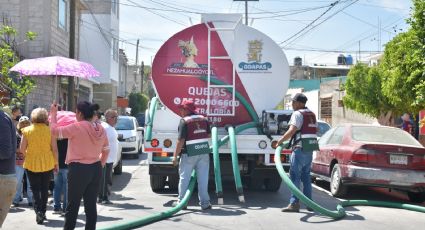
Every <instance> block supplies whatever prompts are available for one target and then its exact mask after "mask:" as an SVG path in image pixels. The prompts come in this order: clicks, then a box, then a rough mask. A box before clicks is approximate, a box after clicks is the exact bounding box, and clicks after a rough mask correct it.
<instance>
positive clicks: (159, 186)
mask: <svg viewBox="0 0 425 230" xmlns="http://www.w3.org/2000/svg"><path fill="white" fill-rule="evenodd" d="M166 178H167V177H166V176H159V175H151V176H150V182H151V188H152V191H154V192H160V191H162V190H164V186H165V179H166Z"/></svg>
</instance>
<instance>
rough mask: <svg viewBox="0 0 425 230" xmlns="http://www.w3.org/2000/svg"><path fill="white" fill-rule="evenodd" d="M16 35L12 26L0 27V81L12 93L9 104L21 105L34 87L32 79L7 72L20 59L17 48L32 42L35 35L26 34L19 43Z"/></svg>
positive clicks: (31, 33) (32, 33)
mask: <svg viewBox="0 0 425 230" xmlns="http://www.w3.org/2000/svg"><path fill="white" fill-rule="evenodd" d="M17 35H18V33H17V31H16V29H15V28H13V27H12V26H9V25H6V24H4V25H2V26H0V81H1V83H2V84H3V85H5V86H6V87H7V88H8V89H9V90H11V91H12V95H11V96H12V98H11V100H10V102H9V104H19V103H22V101H23V100H24V98H25V96H26V95H28V94H29V93H30V92H31V90H32V89H33V87H34V80H33V79H31V78H29V77H21V76H19V75H17V74H13V73H10V72H9V70H10V68H12V67H13V66H14V65H15V64H16V63H17V62H19V61H20V59H21V56H20V55H19V52H18V49H17V47H18V46H19V45H20V44H22V43H23V42H26V41H28V40H29V41H32V40H34V39H35V38H36V36H37V34H36V33H34V32H27V33H26V37H27V40H24V41H22V42H21V43H18V42H17V40H16V37H17Z"/></svg>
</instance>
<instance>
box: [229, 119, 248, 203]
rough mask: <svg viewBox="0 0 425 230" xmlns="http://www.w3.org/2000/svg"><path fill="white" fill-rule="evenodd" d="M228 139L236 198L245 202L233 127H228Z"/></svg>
mask: <svg viewBox="0 0 425 230" xmlns="http://www.w3.org/2000/svg"><path fill="white" fill-rule="evenodd" d="M228 131H229V137H230V149H231V153H232V166H233V176H234V178H235V185H236V192H237V193H238V198H239V201H240V202H245V197H244V195H243V188H242V181H241V174H240V170H239V161H238V150H237V146H236V134H235V129H234V128H233V127H229V130H228Z"/></svg>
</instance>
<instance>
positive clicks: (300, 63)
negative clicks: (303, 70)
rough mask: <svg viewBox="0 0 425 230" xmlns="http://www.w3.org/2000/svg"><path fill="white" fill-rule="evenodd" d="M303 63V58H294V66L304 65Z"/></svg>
mask: <svg viewBox="0 0 425 230" xmlns="http://www.w3.org/2000/svg"><path fill="white" fill-rule="evenodd" d="M302 65H303V59H302V58H300V57H295V58H294V66H302Z"/></svg>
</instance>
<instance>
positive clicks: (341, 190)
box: [330, 164, 347, 197]
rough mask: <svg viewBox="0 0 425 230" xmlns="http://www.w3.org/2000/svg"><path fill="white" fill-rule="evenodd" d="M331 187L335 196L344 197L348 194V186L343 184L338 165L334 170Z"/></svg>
mask: <svg viewBox="0 0 425 230" xmlns="http://www.w3.org/2000/svg"><path fill="white" fill-rule="evenodd" d="M330 187H331V193H332V195H333V196H336V197H343V196H345V195H346V194H347V186H345V185H344V184H343V183H342V180H341V169H340V168H339V165H338V164H335V165H334V167H333V168H332V173H331V183H330Z"/></svg>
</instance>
